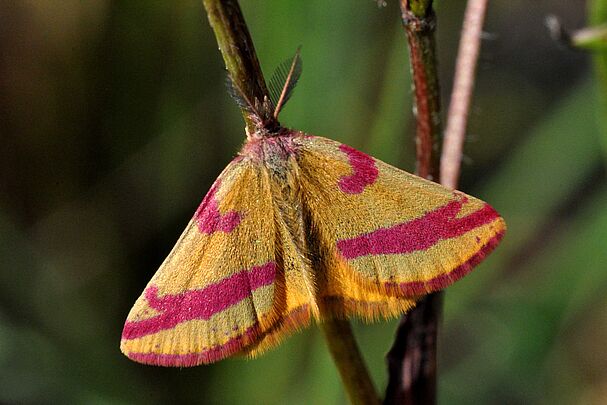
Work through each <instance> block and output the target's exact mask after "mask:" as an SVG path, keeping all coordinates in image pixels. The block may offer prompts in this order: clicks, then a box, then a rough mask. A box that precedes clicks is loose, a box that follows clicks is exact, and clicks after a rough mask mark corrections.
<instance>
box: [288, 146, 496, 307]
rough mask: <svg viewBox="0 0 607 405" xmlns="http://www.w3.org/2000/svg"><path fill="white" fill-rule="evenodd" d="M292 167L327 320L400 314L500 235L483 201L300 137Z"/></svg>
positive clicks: (467, 268) (473, 261) (473, 262)
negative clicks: (310, 233) (296, 175)
mask: <svg viewBox="0 0 607 405" xmlns="http://www.w3.org/2000/svg"><path fill="white" fill-rule="evenodd" d="M298 163H299V166H300V168H301V187H302V189H303V190H304V191H305V196H304V201H305V210H306V213H307V215H309V217H310V220H309V221H310V223H311V229H313V232H314V235H313V240H314V241H315V243H316V244H317V247H316V250H317V251H318V252H319V254H318V256H319V263H317V264H316V266H317V267H318V268H319V269H321V270H322V273H323V277H324V279H323V280H322V281H321V282H320V284H321V286H322V288H321V289H320V292H319V294H320V295H321V296H322V301H323V302H324V305H325V307H326V312H327V313H328V314H338V315H349V314H356V315H359V316H363V317H365V318H373V317H375V316H377V315H386V316H388V315H396V314H398V313H401V312H402V311H403V309H407V308H409V307H411V306H412V305H413V303H414V301H415V297H416V296H419V295H423V294H427V293H429V292H432V291H436V290H439V289H442V288H444V287H446V286H447V285H449V284H451V283H453V282H454V281H456V280H457V279H459V278H460V277H462V276H464V275H465V274H466V273H468V272H469V271H470V270H471V269H472V267H473V266H475V265H476V264H478V263H479V262H480V261H481V260H482V259H483V258H484V257H485V256H486V255H487V254H488V253H489V252H490V251H491V250H492V249H493V248H494V247H495V246H496V245H497V244H498V242H499V240H500V238H501V237H502V235H503V234H504V231H505V223H504V221H503V219H502V218H501V217H500V216H499V215H498V214H497V212H495V210H493V208H491V207H490V206H489V205H488V204H486V203H484V202H483V201H480V200H478V199H476V198H474V197H471V196H468V195H465V194H463V193H461V192H453V191H450V190H448V189H446V188H444V187H442V186H440V185H438V184H436V183H433V182H430V181H426V180H424V179H422V178H419V177H417V176H414V175H412V174H409V173H407V172H404V171H402V170H399V169H397V168H395V167H392V166H390V165H388V164H386V163H384V162H381V161H379V160H376V159H374V158H372V157H370V156H367V155H365V154H363V153H362V152H359V151H357V150H355V149H353V148H351V147H349V146H346V145H342V144H340V143H338V142H335V141H331V140H329V139H325V138H321V137H304V138H301V141H300V152H299V158H298ZM344 303H346V304H348V303H349V305H344Z"/></svg>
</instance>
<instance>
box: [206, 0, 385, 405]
mask: <svg viewBox="0 0 607 405" xmlns="http://www.w3.org/2000/svg"><path fill="white" fill-rule="evenodd" d="M203 4H204V7H205V10H206V12H207V15H208V18H209V22H210V23H211V27H212V28H213V31H214V32H215V37H216V38H217V43H218V44H219V50H220V51H221V54H222V56H223V60H224V61H225V64H226V69H227V70H228V73H229V75H230V77H231V79H232V81H233V82H234V83H235V84H236V85H237V86H238V88H239V89H240V90H241V91H242V92H243V93H244V95H245V96H246V97H247V98H248V99H250V100H258V101H260V102H263V101H264V100H266V99H268V98H269V95H268V89H267V86H266V82H265V79H264V77H263V73H262V71H261V67H260V64H259V60H258V59H257V55H256V53H255V48H254V46H253V40H252V39H251V35H250V34H249V30H248V28H247V25H246V23H245V20H244V16H243V15H242V11H241V10H240V6H239V5H238V2H237V1H236V0H203ZM242 113H243V117H244V120H245V123H246V125H247V128H248V130H249V131H250V132H254V131H255V124H254V122H253V120H252V119H251V117H250V116H249V113H248V112H247V111H246V110H244V109H243V110H242ZM321 329H322V331H323V333H324V336H325V338H326V340H327V344H328V345H329V349H330V351H331V354H332V356H333V359H334V361H335V363H336V365H337V368H338V370H339V372H340V374H341V379H342V381H343V383H344V386H345V388H346V391H347V393H348V395H349V397H350V401H351V402H352V403H353V404H376V403H379V399H378V398H379V397H378V395H377V393H376V391H375V388H374V386H373V382H372V381H371V378H370V376H369V373H368V371H367V367H366V366H365V363H364V360H363V358H362V356H361V354H360V351H359V350H358V347H357V345H356V341H355V339H354V334H353V333H352V328H351V327H350V324H349V323H348V321H347V320H331V319H328V320H326V321H325V322H324V323H322V324H321Z"/></svg>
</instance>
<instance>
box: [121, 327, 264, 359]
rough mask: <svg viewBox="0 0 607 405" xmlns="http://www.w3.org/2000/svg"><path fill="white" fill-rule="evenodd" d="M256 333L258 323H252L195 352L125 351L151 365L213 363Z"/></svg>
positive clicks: (231, 352) (252, 337)
mask: <svg viewBox="0 0 607 405" xmlns="http://www.w3.org/2000/svg"><path fill="white" fill-rule="evenodd" d="M258 334H259V325H254V326H252V327H250V328H249V329H247V330H246V331H245V332H244V333H243V334H242V335H238V336H235V337H233V338H232V339H230V340H228V341H227V342H226V343H224V344H222V345H218V346H214V347H211V348H210V349H207V350H203V351H201V352H197V353H196V352H195V353H188V354H160V353H135V352H130V353H127V356H128V357H129V358H130V359H132V360H135V361H137V362H139V363H144V364H150V365H153V366H165V367H192V366H197V365H199V364H201V363H205V364H209V363H213V362H216V361H219V360H221V359H224V358H226V357H228V356H231V355H232V354H234V353H237V352H239V351H240V350H241V349H242V348H243V347H244V346H245V345H247V344H248V342H250V341H252V340H253V339H254V337H255V336H257V335H258Z"/></svg>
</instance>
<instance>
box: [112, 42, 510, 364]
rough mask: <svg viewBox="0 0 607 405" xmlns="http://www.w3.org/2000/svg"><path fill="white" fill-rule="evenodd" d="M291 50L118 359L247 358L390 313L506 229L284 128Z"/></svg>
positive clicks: (238, 93)
mask: <svg viewBox="0 0 607 405" xmlns="http://www.w3.org/2000/svg"><path fill="white" fill-rule="evenodd" d="M301 67H302V64H301V58H300V56H299V52H297V53H296V55H295V57H294V58H293V59H292V60H291V61H287V62H286V63H285V64H283V65H282V66H281V67H280V68H279V69H278V70H277V73H276V74H275V75H274V77H273V78H272V80H271V81H270V85H269V88H270V91H271V97H270V98H266V99H264V100H263V101H262V102H260V101H259V100H250V99H248V98H247V97H246V93H245V92H244V91H242V89H241V88H239V87H238V85H236V84H234V83H232V84H231V91H232V93H233V95H234V96H235V99H236V100H237V102H238V103H239V104H240V105H241V107H243V108H244V109H245V110H246V111H247V113H248V114H249V117H250V118H251V119H252V120H254V122H255V128H256V129H255V130H254V131H248V133H247V141H246V142H245V144H244V146H243V148H242V150H241V151H240V152H239V153H238V155H237V157H236V158H235V159H234V160H232V161H231V162H230V163H229V164H228V166H227V167H226V168H225V170H224V171H223V172H222V173H221V174H220V175H219V177H218V178H217V180H216V181H215V183H214V184H213V185H212V187H211V189H210V190H209V192H208V193H207V195H206V196H205V197H204V200H203V201H202V203H201V204H200V206H199V207H198V209H197V210H196V212H195V214H194V216H193V218H192V219H191V220H190V222H189V224H188V225H187V227H186V229H185V231H184V232H183V234H182V235H181V237H180V238H179V240H178V241H177V244H176V245H175V247H174V248H173V250H172V251H171V252H170V254H169V256H168V257H167V258H166V260H165V261H164V263H163V264H162V265H161V267H160V269H159V270H158V271H157V272H156V274H155V275H154V276H153V278H152V279H151V281H150V282H149V284H148V285H147V287H146V288H145V290H144V292H143V294H142V295H141V296H140V297H139V299H138V300H137V301H136V303H135V305H134V306H133V308H132V310H131V311H130V313H129V315H128V318H127V321H126V324H125V326H124V330H123V333H122V341H121V350H122V352H123V353H124V354H126V355H127V356H128V357H129V358H131V359H133V360H135V361H137V362H141V363H146V364H153V365H161V366H180V367H183V366H186V367H187V366H195V365H199V364H202V363H212V362H215V361H218V360H221V359H224V358H226V357H229V356H232V355H235V354H244V355H256V354H259V353H261V352H263V351H264V350H266V349H268V348H270V347H272V346H274V345H276V344H277V343H278V342H280V341H281V339H283V338H284V337H285V336H287V335H288V334H289V333H291V332H293V331H294V330H296V329H299V328H302V327H304V326H306V325H308V324H309V323H310V321H311V320H312V319H314V320H316V321H322V320H323V319H326V318H331V317H351V316H356V317H360V318H362V319H363V320H367V321H372V320H375V319H377V318H385V317H393V316H398V315H400V314H402V313H404V312H406V311H407V310H409V309H411V308H412V307H413V306H414V305H415V301H416V299H417V298H418V297H420V296H421V295H424V294H427V293H430V292H432V291H437V290H440V289H442V288H444V287H446V286H448V285H450V284H451V283H453V282H454V281H456V280H458V279H459V278H461V277H462V276H464V275H465V274H467V273H468V272H469V271H470V270H471V269H472V268H473V267H474V266H475V265H476V264H478V263H479V262H480V261H481V260H483V258H484V257H485V256H486V255H487V254H488V253H489V252H491V250H492V249H493V248H494V247H495V246H496V245H497V244H498V243H499V241H500V239H501V238H502V236H503V234H504V232H505V223H504V221H503V219H502V218H501V217H500V216H499V214H498V213H497V212H496V211H495V210H494V209H493V208H491V207H490V206H489V205H488V204H486V203H484V202H483V201H480V200H478V199H476V198H474V197H471V196H469V195H466V194H464V193H461V192H458V191H451V190H448V189H446V188H444V187H442V186H440V185H438V184H436V183H433V182H430V181H427V180H424V179H422V178H419V177H417V176H415V175H412V174H409V173H407V172H404V171H402V170H399V169H397V168H395V167H392V166H390V165H388V164H386V163H384V162H382V161H380V160H378V159H375V158H373V157H370V156H368V155H366V154H364V153H362V152H360V151H358V150H356V149H354V148H352V147H350V146H347V145H343V144H340V143H339V142H336V141H332V140H330V139H326V138H322V137H318V136H311V135H308V134H306V133H303V132H301V131H296V130H291V129H287V128H284V127H282V126H280V124H279V123H278V114H279V112H280V111H281V109H282V107H283V106H284V105H285V103H286V101H287V100H288V99H289V97H290V96H291V94H292V92H293V88H294V86H295V84H296V83H297V81H298V79H299V76H300V74H301Z"/></svg>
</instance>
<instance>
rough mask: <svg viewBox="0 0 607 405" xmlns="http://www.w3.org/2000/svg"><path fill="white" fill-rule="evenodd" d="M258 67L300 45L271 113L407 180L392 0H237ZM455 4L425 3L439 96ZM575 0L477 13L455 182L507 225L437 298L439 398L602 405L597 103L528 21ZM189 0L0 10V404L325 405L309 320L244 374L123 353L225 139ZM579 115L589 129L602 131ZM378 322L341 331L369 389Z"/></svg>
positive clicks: (377, 359) (323, 377)
mask: <svg viewBox="0 0 607 405" xmlns="http://www.w3.org/2000/svg"><path fill="white" fill-rule="evenodd" d="M241 3H242V8H243V11H244V14H245V17H246V18H247V21H248V23H249V27H250V30H251V33H252V36H253V38H254V41H255V44H256V47H257V50H258V53H259V57H260V60H261V63H262V66H263V68H264V71H265V72H266V75H269V74H270V73H271V72H272V70H273V68H274V67H275V66H276V65H278V64H279V63H280V62H281V61H282V60H284V59H286V58H288V57H290V56H291V55H292V54H293V52H294V51H295V49H296V48H297V46H298V45H302V46H303V48H302V56H303V60H304V73H303V76H302V78H301V80H300V83H299V86H298V88H297V90H296V91H295V94H294V96H293V98H292V100H291V102H290V104H289V105H288V106H287V107H286V110H285V111H284V113H283V115H282V119H281V121H282V122H283V123H284V124H285V125H287V126H290V127H294V128H298V129H302V130H305V131H306V132H309V133H313V134H317V135H323V136H327V137H330V138H333V139H336V140H339V141H342V142H345V143H348V144H350V145H352V146H354V147H357V148H359V149H361V150H363V151H365V152H368V153H371V154H373V155H375V156H376V157H379V158H381V159H383V160H385V161H387V162H389V163H392V164H395V165H397V166H399V167H401V168H404V169H406V170H410V171H411V170H413V168H414V159H413V154H412V147H413V138H412V133H413V123H412V114H411V112H410V111H411V93H410V78H409V69H408V62H407V59H406V45H405V38H404V33H403V31H402V28H401V25H400V21H399V12H398V5H397V1H396V0H390V1H388V6H387V7H386V8H378V7H377V5H376V4H375V3H374V2H373V1H370V0H356V1H352V0H348V1H346V0H333V1H326V0H313V1H284V0H255V1H252V0H243V1H242V2H241ZM464 5H465V2H463V1H442V2H439V3H438V10H437V13H438V18H439V30H438V57H439V60H440V78H441V80H442V88H443V95H444V98H443V99H444V100H448V91H447V90H448V89H450V87H451V80H452V70H453V65H454V58H455V53H456V50H457V38H458V33H459V29H460V25H461V18H462V14H463V9H464ZM586 8H587V4H586V2H585V1H566V2H565V1H558V0H551V1H548V0H545V1H539V0H538V1H523V0H518V1H492V2H490V8H489V15H488V17H487V24H486V31H487V33H488V35H487V39H486V40H485V41H484V42H483V50H482V55H481V60H480V67H479V75H478V87H477V90H476V95H475V99H474V104H473V109H472V115H471V120H470V125H469V138H468V143H467V144H466V159H465V166H464V170H463V174H462V183H461V188H462V189H463V190H465V191H466V192H468V193H470V194H473V195H475V196H478V197H480V198H482V199H484V200H486V201H488V202H490V203H491V204H492V205H493V206H494V207H495V208H496V209H497V210H498V211H500V213H502V215H503V216H504V217H505V218H506V220H507V222H508V225H509V231H508V234H507V235H506V238H505V240H504V242H503V243H502V245H501V246H500V247H499V248H498V249H497V251H496V252H495V253H494V254H493V255H492V256H491V257H490V258H489V259H488V260H487V261H486V262H485V263H484V264H483V265H481V266H480V267H479V268H478V269H477V271H475V272H473V273H472V274H471V275H470V276H468V277H466V278H465V279H464V280H462V281H461V282H459V283H457V284H456V285H455V286H453V287H452V288H449V290H448V293H447V297H446V309H445V314H444V328H443V330H442V331H441V350H440V372H441V374H440V397H441V402H443V403H496V402H502V403H505V402H507V403H511V404H516V403H521V404H522V403H551V404H553V403H599V402H600V401H601V398H602V399H603V400H605V398H607V351H606V350H605V342H607V311H606V310H607V298H606V297H607V295H606V294H605V290H606V289H607V249H606V240H607V238H606V237H607V187H606V184H605V158H606V157H607V154H606V153H605V152H606V150H605V149H604V148H602V146H604V145H607V143H604V142H602V141H604V140H605V139H606V137H605V131H604V128H605V127H604V126H603V127H601V125H604V123H605V118H606V117H605V114H604V113H605V111H600V110H599V107H598V104H597V95H598V94H599V93H600V90H599V86H598V84H597V82H596V79H595V77H594V74H593V70H592V60H591V57H590V55H589V54H586V53H583V52H579V51H573V50H570V49H567V48H565V47H563V46H560V45H559V44H557V43H555V42H553V41H552V40H551V39H550V38H549V36H548V34H547V30H546V28H545V27H544V18H545V17H546V15H548V14H552V13H553V14H556V15H558V16H560V17H561V18H562V19H563V22H564V23H565V25H566V26H568V27H572V28H579V27H582V26H584V25H586V18H587V16H586ZM224 76H225V73H224V68H223V62H222V59H221V56H220V54H219V52H218V50H217V45H216V43H215V38H214V36H213V33H212V32H211V30H210V28H209V24H208V22H207V20H206V16H205V14H204V11H203V7H202V4H201V2H200V1H194V0H192V1H190V0H188V1H185V0H184V1H171V2H169V1H162V2H161V1H143V0H139V1H133V0H129V1H117V0H90V1H78V0H66V1H61V2H48V1H38V0H30V1H10V0H9V1H3V2H1V3H0V136H1V143H0V145H1V147H0V260H1V261H0V263H1V264H0V266H1V267H0V402H15V403H50V402H54V403H99V404H102V403H112V404H114V403H125V404H130V403H133V404H138V403H171V402H173V403H179V402H186V401H187V402H193V403H217V404H219V403H221V404H236V403H265V404H271V403H285V402H288V403H290V404H299V403H301V404H310V403H328V404H333V403H345V401H346V400H345V396H344V393H343V392H342V388H341V386H340V383H339V377H338V375H337V372H336V370H335V368H334V366H333V364H332V361H331V358H330V356H329V354H328V352H327V349H326V346H325V343H324V342H323V340H322V337H321V335H320V334H319V333H318V331H317V330H316V328H315V327H312V328H309V329H307V330H305V331H303V332H302V333H299V334H297V335H295V336H293V337H291V338H289V339H288V340H287V341H285V342H284V343H283V344H282V345H281V346H279V347H278V348H277V349H275V350H273V351H271V352H269V353H268V354H266V355H264V356H263V357H260V358H258V359H256V360H252V361H246V360H242V359H230V360H226V361H222V362H220V363H217V364H214V365H211V366H201V367H196V368H193V369H181V370H179V369H163V368H155V367H149V366H143V365H139V364H136V363H133V362H131V361H129V360H128V359H127V358H126V357H124V356H123V355H122V354H121V353H120V351H119V349H118V346H119V341H120V334H121V330H122V325H123V323H124V320H125V317H126V315H127V313H128V311H129V309H130V306H131V305H132V304H133V302H134V301H135V299H136V298H137V297H138V296H139V294H140V293H141V291H142V290H143V288H144V286H145V284H146V283H147V281H148V280H149V278H150V277H151V276H152V274H153V273H154V271H155V270H156V268H157V267H158V266H159V264H160V263H161V261H162V260H163V259H164V257H165V255H166V254H167V253H168V252H169V250H170V248H171V247H172V246H173V244H174V242H175V241H176V240H177V237H178V236H179V234H180V233H181V231H182V229H183V227H184V226H185V224H186V223H187V221H188V220H189V218H190V217H191V215H192V213H193V212H194V210H195V209H196V207H197V206H198V204H199V202H200V200H201V199H202V197H203V195H204V194H205V193H206V191H207V190H208V188H209V186H210V184H211V182H212V181H213V180H214V178H215V177H216V176H217V175H218V173H219V172H220V171H221V170H222V168H223V167H224V166H225V165H226V164H227V162H228V161H229V160H230V159H231V157H233V156H234V154H235V152H236V151H237V149H238V148H239V146H240V144H241V143H242V142H243V140H244V131H243V128H244V124H243V122H242V119H241V117H240V114H239V112H238V109H237V107H236V106H235V104H234V103H233V102H232V100H230V99H229V97H228V96H227V93H226V91H225V88H224V86H223V82H224ZM601 119H602V120H603V122H601ZM395 325H396V322H395V321H389V322H383V323H378V324H374V325H363V324H359V323H356V324H355V329H356V334H357V338H358V339H359V342H360V345H361V347H362V349H363V351H364V354H365V357H366V359H367V361H368V363H369V367H370V369H371V371H372V373H373V376H374V378H375V381H376V383H377V385H378V386H379V387H381V389H383V387H385V383H386V371H385V366H384V355H385V353H386V351H387V350H388V348H389V347H390V344H391V340H392V337H393V333H394V330H395Z"/></svg>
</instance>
